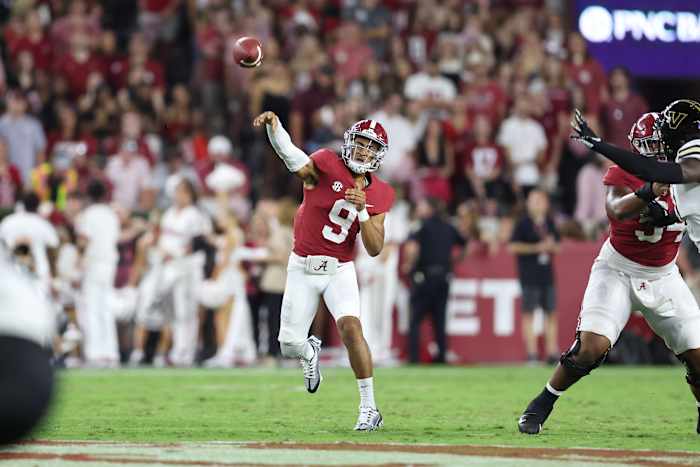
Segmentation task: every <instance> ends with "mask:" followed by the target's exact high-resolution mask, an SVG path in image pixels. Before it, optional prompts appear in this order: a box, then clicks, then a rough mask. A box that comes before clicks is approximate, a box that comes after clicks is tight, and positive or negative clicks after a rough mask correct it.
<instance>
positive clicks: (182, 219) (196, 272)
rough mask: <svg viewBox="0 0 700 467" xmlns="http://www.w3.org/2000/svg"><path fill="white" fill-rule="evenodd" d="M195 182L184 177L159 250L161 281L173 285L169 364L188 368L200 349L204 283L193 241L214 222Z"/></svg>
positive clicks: (165, 221)
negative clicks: (200, 204) (199, 204)
mask: <svg viewBox="0 0 700 467" xmlns="http://www.w3.org/2000/svg"><path fill="white" fill-rule="evenodd" d="M196 203H197V192H196V189H195V186H194V184H193V183H192V181H190V180H188V179H186V178H183V179H182V180H181V181H180V183H179V184H178V185H177V187H176V189H175V193H174V204H173V205H172V206H171V207H170V208H169V209H168V210H167V211H165V213H164V214H163V217H162V218H161V220H160V236H159V238H158V243H157V249H158V251H159V252H160V254H161V255H162V257H163V269H162V273H161V274H162V276H161V277H162V279H161V280H162V281H163V282H164V283H166V284H170V286H169V287H170V288H169V291H170V293H171V294H172V304H173V311H174V318H173V323H172V331H173V346H172V349H171V351H170V361H171V362H172V363H173V364H174V365H176V366H189V365H192V363H193V362H194V357H195V352H196V350H197V335H198V332H197V331H198V324H199V321H198V319H197V296H196V287H197V285H198V284H199V283H201V282H202V274H203V271H202V267H203V263H202V261H201V258H200V255H196V254H192V240H193V239H194V238H195V237H197V236H199V235H207V234H209V233H210V232H211V230H212V228H211V221H210V219H209V218H208V217H207V216H205V215H204V213H203V212H202V211H201V210H200V209H199V208H198V207H197V205H196Z"/></svg>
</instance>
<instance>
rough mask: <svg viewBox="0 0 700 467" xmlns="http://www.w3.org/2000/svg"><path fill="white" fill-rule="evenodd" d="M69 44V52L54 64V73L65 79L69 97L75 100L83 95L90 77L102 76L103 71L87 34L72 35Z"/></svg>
mask: <svg viewBox="0 0 700 467" xmlns="http://www.w3.org/2000/svg"><path fill="white" fill-rule="evenodd" d="M70 44H71V46H70V51H69V52H68V53H67V54H65V55H64V56H63V57H61V58H59V59H58V60H57V62H56V63H55V72H56V73H57V74H59V75H61V76H63V77H64V78H65V80H66V82H67V83H68V87H69V90H70V94H71V97H72V98H74V99H77V98H79V97H80V96H82V95H83V94H85V91H86V90H87V83H88V78H89V77H90V75H91V74H92V73H99V74H102V75H104V69H103V66H102V61H101V60H100V59H99V58H98V57H97V56H95V55H94V54H93V53H92V50H91V49H90V47H91V39H90V37H89V36H88V35H87V34H84V33H82V32H78V33H75V34H73V35H72V36H71V40H70Z"/></svg>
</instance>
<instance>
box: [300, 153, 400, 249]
mask: <svg viewBox="0 0 700 467" xmlns="http://www.w3.org/2000/svg"><path fill="white" fill-rule="evenodd" d="M311 159H312V160H313V161H314V165H315V166H316V171H317V172H318V175H319V178H318V183H317V184H316V185H315V186H314V187H313V188H306V187H304V201H303V202H302V203H301V206H300V207H299V210H298V211H297V214H296V216H295V217H294V253H296V254H297V255H299V256H308V255H326V256H332V257H334V258H338V260H339V261H341V262H345V261H352V259H353V257H354V253H355V240H356V238H357V233H358V232H359V231H360V221H359V220H358V219H357V214H358V213H357V209H356V208H355V205H354V204H352V203H350V202H348V201H345V190H347V189H348V188H353V187H354V186H355V181H354V180H353V178H352V173H351V172H350V170H349V169H348V168H347V167H346V166H345V164H344V163H343V160H342V159H341V158H340V157H339V156H338V155H337V154H336V153H335V152H333V151H331V150H329V149H319V150H318V151H316V152H315V153H313V154H312V155H311ZM369 177H370V180H371V181H370V184H369V185H368V186H367V187H365V193H366V197H367V203H366V206H367V211H368V212H369V214H370V215H371V216H374V215H376V214H381V213H383V212H387V211H389V209H391V205H392V204H393V203H394V189H393V188H392V187H391V186H390V185H389V184H388V183H386V182H385V181H383V180H381V179H380V178H379V177H377V176H376V175H374V174H372V175H370V176H369Z"/></svg>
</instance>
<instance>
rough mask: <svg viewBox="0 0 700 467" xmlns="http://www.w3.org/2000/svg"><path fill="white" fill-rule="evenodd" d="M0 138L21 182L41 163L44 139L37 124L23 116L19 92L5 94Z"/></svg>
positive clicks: (24, 103) (22, 97) (23, 99)
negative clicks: (18, 173) (7, 150)
mask: <svg viewBox="0 0 700 467" xmlns="http://www.w3.org/2000/svg"><path fill="white" fill-rule="evenodd" d="M0 136H1V137H2V138H4V140H5V142H6V143H7V146H8V148H9V155H10V162H11V163H12V164H14V165H15V166H17V168H18V169H19V171H20V174H21V175H22V181H23V183H27V182H28V180H29V176H30V173H31V171H32V168H34V167H35V166H36V165H37V164H40V163H42V162H44V157H45V152H44V151H45V150H46V137H45V136H44V130H43V128H42V127H41V123H39V121H38V120H37V119H36V118H34V117H32V116H31V115H29V114H27V99H26V96H25V95H24V93H22V92H21V91H19V90H16V89H15V90H12V91H9V92H8V93H7V112H5V114H4V115H3V116H2V117H0Z"/></svg>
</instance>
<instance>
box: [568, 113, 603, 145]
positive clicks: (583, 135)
mask: <svg viewBox="0 0 700 467" xmlns="http://www.w3.org/2000/svg"><path fill="white" fill-rule="evenodd" d="M571 128H573V130H574V134H573V135H571V139H573V140H576V141H579V142H581V143H583V144H585V145H586V146H588V147H589V148H592V147H593V145H594V144H595V143H598V142H600V138H599V137H598V135H596V134H595V132H594V131H593V130H591V127H589V126H588V122H586V119H585V118H583V115H582V114H581V111H580V110H578V109H574V117H573V119H572V120H571Z"/></svg>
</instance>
